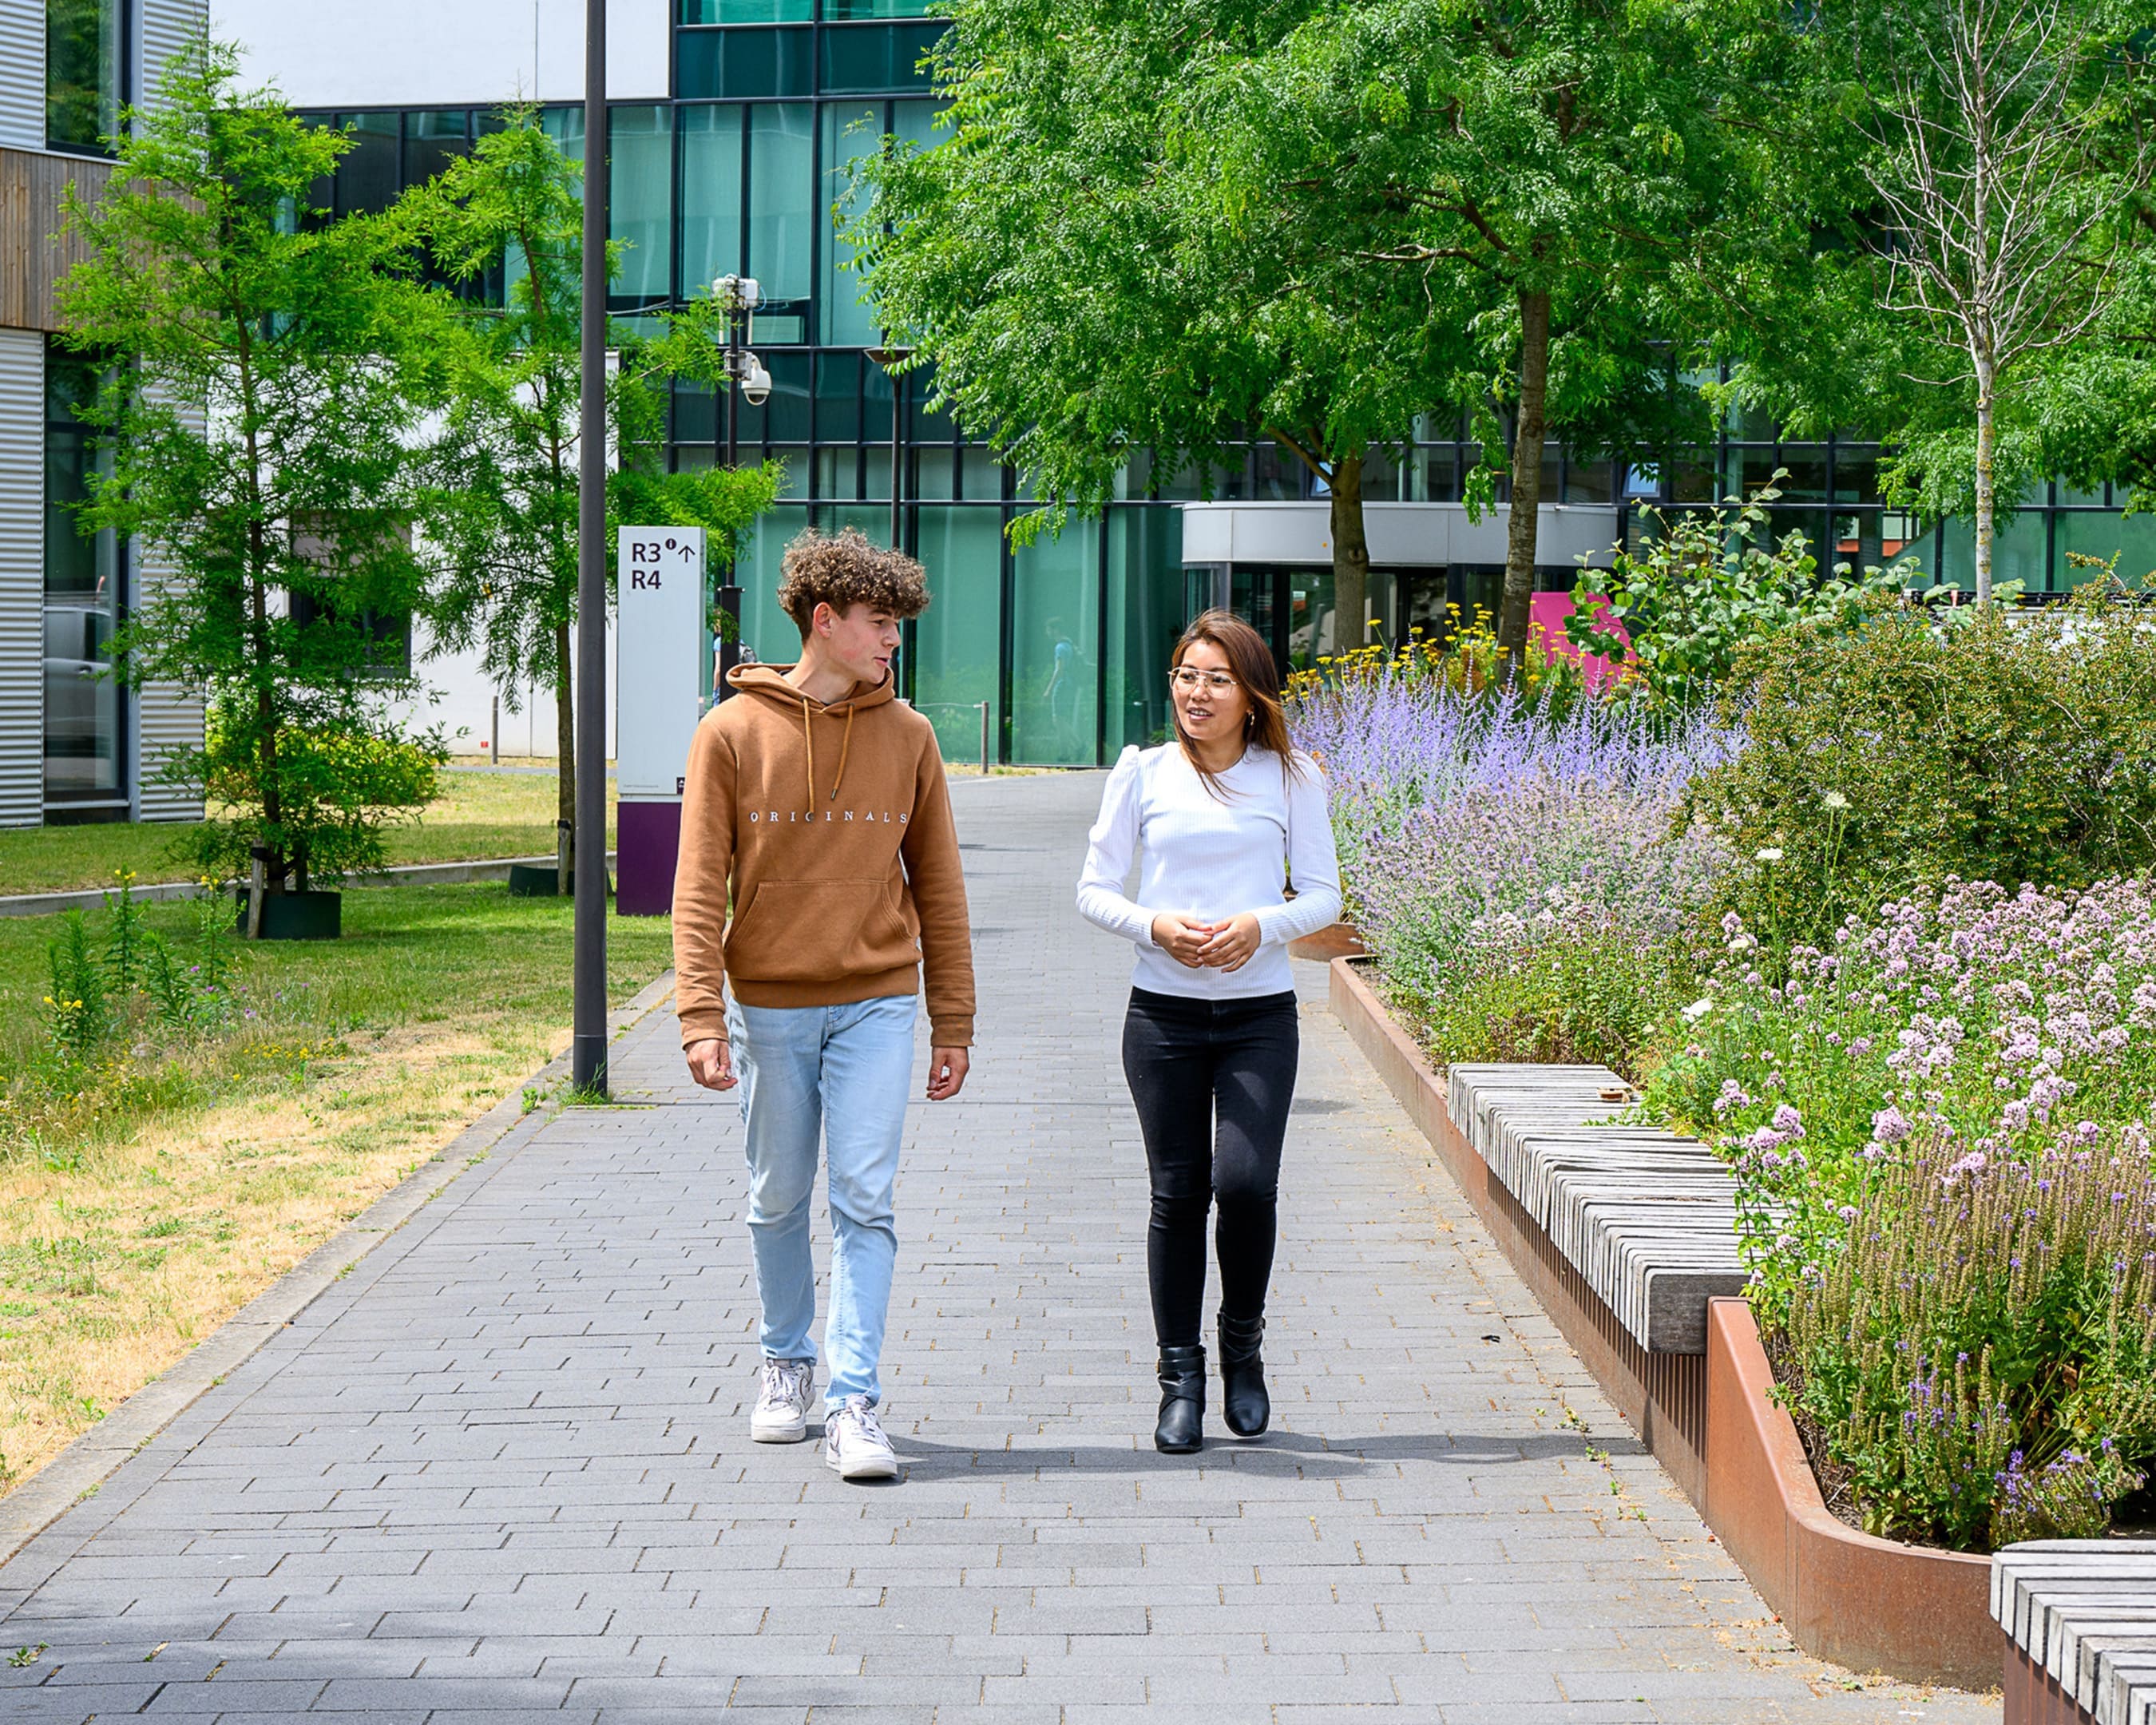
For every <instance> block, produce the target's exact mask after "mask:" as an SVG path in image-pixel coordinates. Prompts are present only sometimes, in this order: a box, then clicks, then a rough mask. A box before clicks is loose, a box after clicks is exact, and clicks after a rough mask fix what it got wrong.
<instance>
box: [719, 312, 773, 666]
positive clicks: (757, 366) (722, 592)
mask: <svg viewBox="0 0 2156 1725" xmlns="http://www.w3.org/2000/svg"><path fill="white" fill-rule="evenodd" d="M711 298H712V299H713V300H716V301H717V303H718V305H719V308H720V310H721V313H722V314H723V315H724V316H725V318H726V465H727V467H728V468H729V469H731V468H734V467H737V466H739V465H741V403H742V399H743V398H746V399H747V402H748V404H749V405H750V406H751V407H752V408H760V407H762V405H763V404H764V403H765V402H767V401H768V400H769V399H770V398H771V373H770V372H767V371H766V370H765V369H764V367H763V362H762V360H760V359H758V358H757V357H756V356H755V355H754V354H753V353H752V352H749V349H748V335H749V319H750V318H751V317H752V316H753V315H754V313H755V311H756V308H757V304H758V302H759V301H761V300H762V298H763V290H762V289H761V288H760V287H758V286H757V281H756V278H755V277H754V276H752V275H721V277H720V278H719V279H718V280H716V281H715V282H713V283H712V284H711ZM718 599H719V614H720V615H721V616H722V617H724V618H725V619H726V622H725V623H724V624H722V625H721V628H720V630H719V637H720V639H719V675H718V685H719V687H718V699H719V700H721V701H724V700H726V698H727V697H728V696H731V694H732V693H733V692H734V690H733V685H732V684H731V683H730V682H728V681H727V680H726V676H727V673H729V672H730V671H731V670H733V668H734V667H735V666H736V665H739V664H740V663H741V586H740V583H737V581H736V580H735V579H734V569H733V566H732V565H731V563H730V564H728V565H727V567H726V580H725V582H724V583H723V584H722V585H721V587H720V588H719V592H718Z"/></svg>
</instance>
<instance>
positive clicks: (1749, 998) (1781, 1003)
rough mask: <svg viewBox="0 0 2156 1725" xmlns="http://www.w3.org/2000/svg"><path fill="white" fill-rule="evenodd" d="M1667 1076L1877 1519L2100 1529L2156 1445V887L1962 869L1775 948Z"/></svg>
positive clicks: (1785, 1356) (1734, 930)
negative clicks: (1712, 1161) (1966, 874)
mask: <svg viewBox="0 0 2156 1725" xmlns="http://www.w3.org/2000/svg"><path fill="white" fill-rule="evenodd" d="M1724 927H1725V932H1726V933H1727V937H1728V939H1727V946H1728V948H1729V951H1728V952H1727V955H1726V957H1725V958H1724V960H1723V962H1722V965H1721V967H1720V968H1719V969H1718V971H1717V974H1716V975H1715V976H1714V977H1713V978H1711V980H1710V984H1709V987H1708V989H1707V992H1706V993H1704V994H1703V995H1702V998H1701V999H1700V1000H1699V1001H1698V1002H1697V1003H1696V1004H1695V1006H1694V1007H1693V1008H1692V1009H1688V1010H1690V1011H1691V1012H1692V1013H1693V1014H1694V1023H1693V1026H1692V1029H1691V1039H1692V1040H1691V1041H1690V1042H1689V1043H1688V1044H1687V1045H1686V1047H1685V1048H1684V1049H1683V1050H1682V1051H1681V1053H1679V1054H1678V1055H1676V1056H1675V1057H1674V1058H1673V1059H1671V1060H1670V1061H1669V1062H1668V1064H1667V1065H1665V1066H1663V1067H1662V1069H1661V1070H1660V1072H1659V1073H1658V1074H1657V1075H1656V1077H1655V1082H1654V1088H1653V1091H1652V1096H1653V1099H1654V1101H1655V1102H1657V1103H1659V1104H1660V1105H1661V1111H1662V1112H1664V1113H1665V1114H1666V1115H1667V1116H1668V1117H1671V1118H1673V1119H1676V1120H1678V1121H1680V1122H1684V1123H1686V1124H1687V1125H1689V1126H1691V1127H1693V1128H1694V1129H1697V1130H1699V1131H1701V1132H1702V1135H1704V1136H1708V1137H1711V1138H1712V1140H1713V1141H1714V1142H1717V1143H1718V1144H1719V1145H1720V1147H1722V1149H1723V1151H1724V1153H1726V1154H1727V1155H1728V1156H1729V1157H1730V1158H1731V1159H1732V1163H1734V1166H1735V1168H1736V1170H1737V1173H1738V1189H1739V1203H1738V1217H1739V1221H1738V1229H1739V1232H1740V1235H1742V1237H1743V1246H1744V1251H1745V1256H1746V1260H1747V1262H1748V1264H1749V1266H1751V1268H1752V1271H1753V1278H1754V1285H1753V1293H1752V1301H1753V1307H1754V1309H1755V1310H1756V1311H1757V1312H1758V1313H1759V1316H1760V1319H1761V1322H1762V1325H1763V1327H1765V1328H1767V1329H1768V1332H1770V1334H1776V1335H1779V1337H1780V1338H1781V1346H1780V1348H1779V1351H1778V1357H1777V1367H1778V1375H1779V1377H1780V1378H1781V1380H1782V1382H1783V1384H1784V1387H1785V1389H1787V1390H1788V1391H1789V1394H1790V1396H1791V1399H1792V1400H1793V1402H1794V1405H1795V1407H1796V1408H1797V1409H1800V1410H1801V1413H1802V1414H1803V1416H1804V1420H1803V1421H1802V1422H1801V1423H1803V1424H1804V1425H1807V1427H1808V1436H1809V1437H1810V1439H1811V1442H1812V1450H1813V1455H1814V1461H1815V1464H1816V1465H1818V1466H1819V1467H1820V1471H1821V1473H1822V1475H1823V1476H1825V1478H1826V1480H1827V1481H1829V1482H1830V1490H1831V1489H1834V1488H1836V1487H1839V1488H1840V1489H1842V1490H1845V1491H1846V1492H1847V1493H1848V1494H1849V1496H1850V1497H1851V1498H1852V1499H1853V1500H1854V1501H1855V1502H1856V1503H1857V1504H1859V1505H1861V1508H1862V1515H1863V1520H1864V1523H1865V1525H1866V1527H1867V1528H1869V1529H1870V1530H1871V1531H1872V1532H1883V1533H1897V1534H1901V1535H1903V1536H1905V1537H1915V1538H1932V1539H1937V1540H1938V1541H1940V1542H1942V1543H1946V1544H1948V1545H1952V1546H1955V1547H1958V1548H1972V1547H1979V1546H1983V1545H1985V1544H2004V1543H2010V1542H2011V1541H2014V1540H2017V1539H2032V1538H2054V1537H2066V1538H2076V1537H2087V1536H2089V1535H2092V1534H2096V1533H2100V1532H2103V1531H2104V1530H2105V1528H2106V1527H2107V1525H2108V1524H2109V1522H2110V1517H2111V1508H2112V1505H2113V1504H2114V1503H2116V1502H2117V1501H2118V1500H2120V1499H2121V1498H2123V1497H2127V1496H2128V1494H2130V1493H2131V1492H2132V1491H2134V1490H2135V1489H2136V1488H2137V1487H2138V1486H2139V1485H2140V1484H2141V1483H2142V1479H2143V1470H2144V1468H2145V1466H2146V1465H2147V1464H2148V1462H2149V1461H2151V1460H2152V1459H2156V1178H2152V1174H2151V1165H2150V1160H2149V1147H2150V1142H2151V1137H2152V1131H2151V1128H2152V1125H2156V1116H2152V1096H2156V891H2152V889H2151V886H2150V885H2149V883H2148V881H2147V880H2137V881H2110V882H2105V883H2102V884H2100V885H2098V886H2095V887H2092V888H2091V889H2090V890H2089V891H2087V892H2082V893H2073V892H2063V891H2039V890H2037V889H2035V888H2034V887H2025V888H2023V889H2022V890H2021V891H2020V892H2019V893H2014V894H2010V893H2008V892H2006V891H2004V890H2003V889H2001V888H1999V887H1997V886H1992V885H1990V884H1989V883H1977V884H1965V883H1950V884H1949V885H1948V886H1946V887H1944V888H1943V889H1942V890H1940V891H1938V892H1935V893H1931V894H1925V895H1920V896H1913V897H1911V898H1907V899H1904V900H1902V901H1897V902H1896V903H1893V904H1891V905H1888V906H1885V907H1884V908H1883V910H1882V911H1881V914H1880V916H1879V917H1878V918H1877V920H1876V922H1873V923H1871V924H1870V925H1866V924H1863V923H1860V922H1856V920H1855V919H1853V918H1852V919H1851V921H1850V922H1848V923H1847V924H1845V926H1844V927H1843V928H1842V929H1841V930H1840V932H1839V934H1838V936H1837V937H1836V939H1835V941H1834V942H1833V943H1832V945H1831V948H1830V950H1827V951H1820V950H1818V949H1815V948H1812V947H1796V948H1794V950H1793V951H1791V952H1789V953H1788V954H1787V955H1786V959H1785V961H1784V963H1783V965H1782V968H1783V970H1784V980H1783V981H1781V982H1779V983H1777V982H1774V981H1773V980H1771V979H1770V978H1769V977H1768V974H1767V973H1765V972H1764V971H1763V968H1762V962H1763V961H1762V957H1761V954H1760V953H1759V952H1758V947H1757V943H1756V942H1754V941H1753V938H1752V937H1751V936H1750V934H1749V933H1748V932H1747V931H1746V930H1745V929H1744V927H1743V925H1742V924H1741V923H1739V922H1737V920H1736V919H1735V917H1734V916H1733V915H1732V916H1730V917H1729V918H1727V920H1726V922H1725V925H1724Z"/></svg>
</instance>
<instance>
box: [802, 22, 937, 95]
mask: <svg viewBox="0 0 2156 1725" xmlns="http://www.w3.org/2000/svg"><path fill="white" fill-rule="evenodd" d="M942 33H943V25H942V23H940V22H939V23H927V24H840V25H834V26H832V27H829V28H826V29H825V30H824V36H823V64H822V65H821V66H819V68H818V73H819V84H820V87H821V88H822V89H824V90H828V91H833V92H837V91H845V90H863V91H872V90H924V89H926V88H927V85H928V81H929V79H928V74H927V72H926V71H924V70H922V69H921V56H922V55H923V54H927V52H928V50H929V49H930V48H931V47H932V46H933V45H934V44H935V42H936V39H937V38H938V37H939V36H941V35H942Z"/></svg>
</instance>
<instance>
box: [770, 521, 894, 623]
mask: <svg viewBox="0 0 2156 1725" xmlns="http://www.w3.org/2000/svg"><path fill="white" fill-rule="evenodd" d="M779 567H780V578H779V583H778V606H779V608H780V609H781V610H782V611H783V612H785V613H786V614H787V615H788V617H791V618H792V619H793V624H794V627H795V628H797V629H799V630H800V631H801V638H802V639H803V640H806V639H808V628H809V624H810V623H811V622H812V621H813V620H814V618H815V615H816V608H817V606H819V605H829V607H830V608H832V609H833V610H834V611H836V612H837V613H839V615H841V616H844V614H846V612H848V611H849V610H850V609H851V608H853V607H854V606H855V605H868V606H870V607H872V608H875V609H876V610H879V611H888V612H890V613H891V615H892V616H894V617H918V616H919V615H920V614H921V613H922V612H923V611H926V610H927V608H928V574H927V571H926V570H924V569H923V568H922V567H921V565H920V564H918V563H916V562H914V560H913V559H912V558H911V557H908V556H906V553H905V552H902V551H885V550H884V549H883V548H882V547H880V546H875V545H871V544H870V542H868V541H867V540H866V539H865V538H863V537H862V536H861V532H860V529H859V528H858V527H848V528H846V529H844V531H842V532H839V533H837V534H828V533H819V532H818V531H816V530H815V529H814V527H811V528H809V529H808V531H807V532H805V533H803V534H801V535H800V536H798V537H797V538H796V539H795V540H794V541H793V543H792V544H790V545H788V547H786V558H785V561H784V562H783V563H782V564H781V565H780V566H779Z"/></svg>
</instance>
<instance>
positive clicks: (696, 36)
mask: <svg viewBox="0 0 2156 1725" xmlns="http://www.w3.org/2000/svg"><path fill="white" fill-rule="evenodd" d="M814 34H815V33H814V31H813V30H680V31H676V32H675V37H674V43H675V49H674V54H675V60H674V93H675V95H676V96H677V97H678V98H679V99H680V100H683V101H696V100H701V99H706V98H709V97H712V96H728V97H735V96H795V95H808V93H809V86H810V83H811V80H812V78H813V75H814V61H813V56H814V52H815V50H814V47H813V45H812V42H813V39H814Z"/></svg>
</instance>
